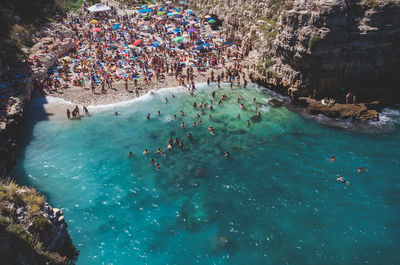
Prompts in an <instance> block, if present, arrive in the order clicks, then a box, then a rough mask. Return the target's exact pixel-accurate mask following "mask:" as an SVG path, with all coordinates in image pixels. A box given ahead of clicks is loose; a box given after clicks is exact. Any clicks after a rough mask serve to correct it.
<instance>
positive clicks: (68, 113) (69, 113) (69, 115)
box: [67, 109, 71, 120]
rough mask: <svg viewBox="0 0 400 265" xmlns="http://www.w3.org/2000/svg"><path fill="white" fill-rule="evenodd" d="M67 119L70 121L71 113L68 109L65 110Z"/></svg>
mask: <svg viewBox="0 0 400 265" xmlns="http://www.w3.org/2000/svg"><path fill="white" fill-rule="evenodd" d="M67 119H68V120H70V119H71V111H70V110H69V109H67Z"/></svg>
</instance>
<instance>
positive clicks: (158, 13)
mask: <svg viewBox="0 0 400 265" xmlns="http://www.w3.org/2000/svg"><path fill="white" fill-rule="evenodd" d="M164 14H165V11H159V12H157V15H159V16H160V15H164Z"/></svg>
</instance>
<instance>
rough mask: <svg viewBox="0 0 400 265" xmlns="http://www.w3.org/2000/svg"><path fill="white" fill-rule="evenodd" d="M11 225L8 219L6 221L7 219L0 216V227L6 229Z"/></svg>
mask: <svg viewBox="0 0 400 265" xmlns="http://www.w3.org/2000/svg"><path fill="white" fill-rule="evenodd" d="M10 224H11V221H10V219H8V218H7V217H4V216H1V215H0V226H2V227H7V226H9V225H10Z"/></svg>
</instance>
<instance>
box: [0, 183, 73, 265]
mask: <svg viewBox="0 0 400 265" xmlns="http://www.w3.org/2000/svg"><path fill="white" fill-rule="evenodd" d="M50 209H51V210H52V211H54V209H52V208H51V207H49V206H48V205H47V204H46V203H45V198H44V196H43V195H41V194H39V193H38V192H37V191H36V190H35V189H30V188H27V187H21V186H18V185H17V184H15V183H14V182H2V183H0V257H1V261H2V262H4V263H1V262H0V263H1V264H73V263H74V261H75V260H76V258H77V256H78V251H77V250H76V249H75V247H74V246H73V245H72V242H71V239H70V238H69V236H68V235H65V234H64V235H62V234H63V231H62V230H60V229H57V226H59V225H62V222H60V223H59V224H57V223H55V222H54V220H53V219H54V218H53V219H52V218H51V216H50V215H49V210H50ZM64 224H65V223H64ZM57 233H60V235H62V236H64V237H66V238H64V239H61V237H60V239H59V240H58V241H57V242H54V237H55V234H57ZM52 237H53V238H52ZM62 240H63V241H62Z"/></svg>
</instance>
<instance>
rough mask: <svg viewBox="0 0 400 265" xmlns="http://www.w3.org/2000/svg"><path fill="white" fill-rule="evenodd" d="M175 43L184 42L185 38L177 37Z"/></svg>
mask: <svg viewBox="0 0 400 265" xmlns="http://www.w3.org/2000/svg"><path fill="white" fill-rule="evenodd" d="M174 41H175V42H182V41H183V37H176V38H175V39H174Z"/></svg>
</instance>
